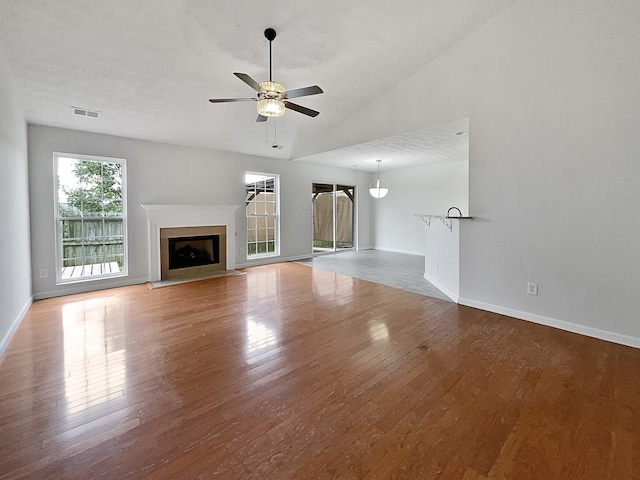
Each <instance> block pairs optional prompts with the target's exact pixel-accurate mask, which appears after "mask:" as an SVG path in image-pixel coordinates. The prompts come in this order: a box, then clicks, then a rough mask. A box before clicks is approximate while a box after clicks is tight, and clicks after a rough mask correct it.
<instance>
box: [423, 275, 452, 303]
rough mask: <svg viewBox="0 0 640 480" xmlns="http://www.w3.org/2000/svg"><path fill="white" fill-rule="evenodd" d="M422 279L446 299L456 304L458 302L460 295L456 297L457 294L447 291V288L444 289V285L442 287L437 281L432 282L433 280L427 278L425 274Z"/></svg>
mask: <svg viewBox="0 0 640 480" xmlns="http://www.w3.org/2000/svg"><path fill="white" fill-rule="evenodd" d="M423 277H424V279H425V280H426V281H427V282H429V283H430V284H431V285H433V286H434V287H436V288H437V289H438V290H440V291H441V292H442V293H444V294H445V295H446V296H447V297H449V298H450V299H451V300H452V301H453V302H455V303H458V300H459V299H460V295H458V294H457V293H455V292H453V291H451V290H449V289H448V288H447V287H445V286H444V285H442V284H441V283H440V282H438V281H437V280H434V279H433V278H429V276H428V275H427V274H426V273H425V274H424V275H423Z"/></svg>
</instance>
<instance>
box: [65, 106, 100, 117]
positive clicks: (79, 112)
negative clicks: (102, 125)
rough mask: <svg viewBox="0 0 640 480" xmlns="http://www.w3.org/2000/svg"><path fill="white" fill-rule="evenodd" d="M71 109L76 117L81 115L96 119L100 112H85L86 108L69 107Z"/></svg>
mask: <svg viewBox="0 0 640 480" xmlns="http://www.w3.org/2000/svg"><path fill="white" fill-rule="evenodd" d="M71 108H72V109H73V113H75V114H76V115H82V116H83V117H93V118H98V116H99V115H100V112H96V111H95V110H87V109H86V108H79V107H71Z"/></svg>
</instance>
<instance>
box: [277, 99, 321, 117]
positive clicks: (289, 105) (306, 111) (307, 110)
mask: <svg viewBox="0 0 640 480" xmlns="http://www.w3.org/2000/svg"><path fill="white" fill-rule="evenodd" d="M284 106H285V107H287V108H290V109H291V110H295V111H296V112H300V113H304V114H305V115H309V116H310V117H317V116H318V115H320V112H316V111H315V110H311V109H310V108H307V107H303V106H302V105H298V104H296V103H291V102H284Z"/></svg>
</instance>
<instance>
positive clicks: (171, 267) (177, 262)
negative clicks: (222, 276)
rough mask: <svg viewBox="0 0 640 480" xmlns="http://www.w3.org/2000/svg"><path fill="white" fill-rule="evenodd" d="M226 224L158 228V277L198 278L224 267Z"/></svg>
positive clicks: (218, 271) (163, 278)
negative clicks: (159, 272) (159, 273)
mask: <svg viewBox="0 0 640 480" xmlns="http://www.w3.org/2000/svg"><path fill="white" fill-rule="evenodd" d="M226 236H227V235H226V227H224V226H216V225H214V226H205V227H176V228H161V229H160V269H161V280H176V279H186V278H200V277H203V276H208V275H213V274H217V273H222V272H224V271H225V270H226V268H227V265H226Z"/></svg>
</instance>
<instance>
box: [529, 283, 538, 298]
mask: <svg viewBox="0 0 640 480" xmlns="http://www.w3.org/2000/svg"><path fill="white" fill-rule="evenodd" d="M527 293H528V294H529V295H538V284H537V283H533V282H529V283H527Z"/></svg>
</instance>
